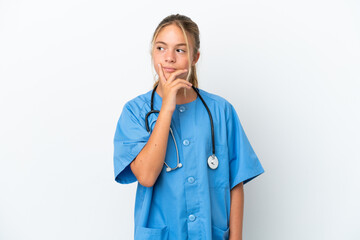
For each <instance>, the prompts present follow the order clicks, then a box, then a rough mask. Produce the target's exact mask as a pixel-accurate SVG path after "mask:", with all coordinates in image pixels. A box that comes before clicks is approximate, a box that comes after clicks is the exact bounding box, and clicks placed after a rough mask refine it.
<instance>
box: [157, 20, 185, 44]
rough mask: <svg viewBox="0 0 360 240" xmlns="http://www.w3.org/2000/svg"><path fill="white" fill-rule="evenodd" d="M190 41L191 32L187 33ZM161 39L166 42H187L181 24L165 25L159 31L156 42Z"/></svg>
mask: <svg viewBox="0 0 360 240" xmlns="http://www.w3.org/2000/svg"><path fill="white" fill-rule="evenodd" d="M187 37H188V41H190V42H191V38H190V37H189V34H187ZM158 41H161V42H164V43H166V44H179V43H186V41H185V37H184V34H183V32H182V30H181V28H180V27H179V26H177V25H176V24H171V25H168V26H166V27H163V28H162V29H161V30H160V32H159V33H158V35H157V37H156V39H155V43H156V42H158Z"/></svg>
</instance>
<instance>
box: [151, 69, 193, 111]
mask: <svg viewBox="0 0 360 240" xmlns="http://www.w3.org/2000/svg"><path fill="white" fill-rule="evenodd" d="M158 69H159V78H160V80H159V84H161V89H162V95H163V96H162V106H161V110H165V111H169V112H174V111H175V106H176V94H177V92H178V90H179V89H180V88H183V87H185V88H188V89H190V88H191V86H192V84H191V83H190V82H188V81H186V80H184V79H181V78H176V77H177V76H179V75H181V74H183V73H185V72H187V69H179V70H176V71H175V72H173V73H171V74H170V76H169V77H168V78H166V77H165V75H164V72H163V69H162V66H161V64H160V63H159V64H158Z"/></svg>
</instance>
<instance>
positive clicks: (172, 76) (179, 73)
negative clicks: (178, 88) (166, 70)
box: [167, 69, 187, 82]
mask: <svg viewBox="0 0 360 240" xmlns="http://www.w3.org/2000/svg"><path fill="white" fill-rule="evenodd" d="M185 72H187V69H180V70H176V71H175V72H173V73H171V75H170V77H169V78H168V79H167V81H169V82H173V81H174V80H175V78H176V77H177V76H179V75H181V74H183V73H185Z"/></svg>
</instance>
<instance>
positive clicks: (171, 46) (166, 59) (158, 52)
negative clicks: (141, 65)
mask: <svg viewBox="0 0 360 240" xmlns="http://www.w3.org/2000/svg"><path fill="white" fill-rule="evenodd" d="M188 41H189V44H190V48H189V49H190V59H193V54H192V49H193V48H192V39H191V37H189V36H188ZM187 51H188V50H187V46H186V41H185V37H184V35H183V32H182V30H181V28H179V27H178V26H177V25H175V24H171V25H168V26H166V27H164V28H162V29H161V31H160V32H159V34H158V36H157V37H156V39H155V41H154V49H153V62H154V68H155V70H156V72H157V74H158V75H159V72H158V71H159V70H158V67H157V64H158V63H160V64H161V66H162V68H163V71H164V74H165V77H166V78H168V77H169V76H170V74H171V73H172V72H174V71H175V70H178V69H188V70H189V59H188V52H187ZM196 60H197V59H196ZM195 63H196V61H195V60H193V61H192V65H195ZM186 76H187V73H184V74H182V75H179V76H178V78H183V79H186Z"/></svg>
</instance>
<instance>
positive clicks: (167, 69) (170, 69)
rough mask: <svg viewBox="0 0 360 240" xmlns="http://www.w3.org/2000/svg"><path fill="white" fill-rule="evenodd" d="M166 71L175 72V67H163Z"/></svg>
mask: <svg viewBox="0 0 360 240" xmlns="http://www.w3.org/2000/svg"><path fill="white" fill-rule="evenodd" d="M163 69H164V70H165V71H166V72H175V70H176V69H175V68H165V67H164V68H163Z"/></svg>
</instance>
